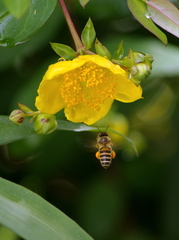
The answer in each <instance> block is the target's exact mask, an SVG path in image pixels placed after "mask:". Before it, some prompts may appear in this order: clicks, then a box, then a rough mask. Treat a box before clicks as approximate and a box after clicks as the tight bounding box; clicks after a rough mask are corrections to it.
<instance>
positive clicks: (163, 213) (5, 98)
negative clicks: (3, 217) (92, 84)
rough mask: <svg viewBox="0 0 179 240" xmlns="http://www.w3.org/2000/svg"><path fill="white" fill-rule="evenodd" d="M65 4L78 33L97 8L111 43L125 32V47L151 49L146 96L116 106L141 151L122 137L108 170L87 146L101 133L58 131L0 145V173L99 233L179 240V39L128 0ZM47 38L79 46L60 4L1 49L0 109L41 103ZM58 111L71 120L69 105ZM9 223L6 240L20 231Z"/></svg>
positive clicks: (100, 28)
mask: <svg viewBox="0 0 179 240" xmlns="http://www.w3.org/2000/svg"><path fill="white" fill-rule="evenodd" d="M175 5H176V6H177V5H178V7H179V3H178V1H176V2H175ZM68 8H69V11H70V13H71V16H72V19H73V20H74V23H75V25H76V27H77V29H78V31H79V32H80V31H81V30H82V29H83V27H84V25H85V24H86V22H87V20H88V17H89V16H90V17H91V19H92V21H93V23H94V26H95V29H96V32H97V37H98V39H99V40H100V41H101V42H102V43H103V44H104V45H105V46H107V47H108V49H109V50H111V51H114V50H115V47H116V45H117V43H119V42H120V41H121V40H122V39H123V40H124V44H125V48H126V53H127V52H128V50H129V48H131V49H132V50H133V51H143V52H146V53H149V54H150V55H152V56H153V57H154V65H153V66H154V67H153V72H152V74H151V76H150V77H149V78H148V79H147V80H145V82H143V83H142V87H143V89H144V94H143V96H144V99H143V100H139V101H137V102H135V103H131V104H124V103H119V102H118V103H117V102H116V103H115V104H114V108H113V110H112V111H115V112H116V111H117V112H119V113H122V114H123V116H122V117H123V118H125V119H127V121H126V122H127V124H128V127H129V131H128V136H129V137H131V138H132V139H133V140H134V142H135V143H136V145H137V147H138V149H139V157H136V156H135V155H134V154H133V152H132V150H131V149H130V148H129V147H128V146H126V145H125V144H124V143H120V142H115V145H116V146H117V147H116V149H115V150H116V152H117V157H116V159H115V160H114V161H113V164H112V165H111V167H110V168H109V169H107V170H105V169H102V167H101V166H100V164H99V162H98V160H97V159H96V158H95V151H96V149H91V150H89V148H86V143H85V142H86V140H87V141H88V140H91V139H92V140H95V138H96V134H94V133H90V132H85V133H75V132H67V131H56V132H54V133H52V134H50V135H49V136H33V137H31V138H28V139H25V140H23V141H18V142H14V143H11V144H9V145H5V146H1V148H0V175H1V177H4V178H6V179H8V180H10V181H13V182H15V183H18V184H20V185H23V186H25V187H27V188H29V189H31V190H32V191H34V192H36V193H38V194H39V195H41V196H42V197H43V198H45V199H46V200H47V201H49V202H50V203H52V204H53V205H54V206H56V207H57V208H59V209H60V210H61V211H63V212H64V213H66V214H67V215H68V216H69V217H70V218H72V219H74V220H75V221H76V222H77V223H78V224H79V225H80V226H81V227H82V228H83V229H84V230H86V231H87V232H88V233H89V234H90V235H91V236H92V237H93V238H94V239H95V240H109V239H112V240H117V239H121V240H135V239H137V240H149V239H151V240H154V239H156V240H158V239H170V240H175V239H179V229H178V222H179V193H178V187H179V161H178V156H179V153H178V144H179V142H178V141H179V140H178V132H179V127H178V120H179V115H178V113H179V111H178V110H179V105H178V89H179V84H178V76H179V68H178V62H179V47H178V38H176V37H174V36H172V35H170V34H168V33H167V37H168V39H169V45H168V46H167V47H165V46H164V45H162V43H161V42H160V41H159V40H158V39H156V38H155V37H154V36H153V35H152V34H151V33H149V32H148V31H147V30H145V29H144V28H143V27H142V26H141V25H140V24H139V23H138V22H137V21H136V20H135V19H134V18H133V17H132V15H131V13H130V12H129V10H128V8H127V3H126V1H117V0H111V1H107V0H104V1H103V4H102V5H101V1H100V0H95V1H92V0H91V1H90V2H89V3H88V4H87V5H86V7H85V10H84V9H83V8H82V7H81V6H80V5H79V3H78V1H68ZM49 42H60V43H63V44H66V45H71V46H73V42H72V40H71V36H70V33H69V31H68V29H67V26H66V22H65V20H64V17H63V15H62V12H61V9H60V6H59V5H57V7H56V10H55V12H54V13H53V14H52V16H51V17H50V18H49V20H48V21H47V22H46V24H45V25H44V26H43V27H42V29H41V30H40V31H39V32H38V33H37V34H36V35H35V36H34V37H33V38H32V39H30V40H29V41H27V42H26V43H24V44H22V45H18V46H16V47H14V48H3V47H1V48H0V56H1V57H0V75H1V88H0V96H1V101H0V115H9V114H10V112H11V111H12V110H13V109H16V108H17V102H20V103H23V104H25V105H27V106H29V107H30V108H32V109H34V99H35V96H36V90H37V88H38V85H39V83H40V81H41V79H42V77H43V74H44V72H45V71H46V69H47V67H48V65H50V64H51V63H54V62H56V61H57V59H58V56H57V55H56V54H55V53H54V52H53V51H52V49H51V47H50V44H49ZM34 110H35V109H34ZM115 114H116V113H115ZM58 118H60V119H65V118H64V116H63V113H62V112H60V113H59V114H58ZM119 124H121V123H119ZM107 125H110V122H109V121H108V122H106V126H107ZM84 143H85V144H84ZM118 146H119V147H118ZM6 231H7V230H6V229H5V228H4V227H1V228H0V234H1V236H2V237H3V236H5V237H4V239H6V240H11V239H19V237H18V236H15V235H14V234H12V233H11V234H10V233H9V231H8V232H7V234H6ZM3 234H5V235H3ZM1 239H3V238H1Z"/></svg>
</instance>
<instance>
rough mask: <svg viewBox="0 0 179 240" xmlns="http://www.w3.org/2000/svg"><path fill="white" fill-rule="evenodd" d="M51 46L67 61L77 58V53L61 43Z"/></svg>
mask: <svg viewBox="0 0 179 240" xmlns="http://www.w3.org/2000/svg"><path fill="white" fill-rule="evenodd" d="M50 45H51V47H52V48H53V50H54V51H55V52H56V53H57V54H58V55H59V56H60V57H63V58H65V59H66V60H72V59H74V58H75V57H76V53H75V51H74V50H73V49H72V48H71V47H69V46H67V45H64V44H60V43H50Z"/></svg>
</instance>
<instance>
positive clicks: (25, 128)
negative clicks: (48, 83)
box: [0, 116, 138, 155]
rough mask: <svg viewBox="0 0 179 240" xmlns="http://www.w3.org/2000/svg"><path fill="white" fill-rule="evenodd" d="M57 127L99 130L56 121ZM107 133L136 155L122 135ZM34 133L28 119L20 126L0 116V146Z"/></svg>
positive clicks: (72, 129) (111, 130)
mask: <svg viewBox="0 0 179 240" xmlns="http://www.w3.org/2000/svg"><path fill="white" fill-rule="evenodd" d="M57 123H58V126H57V130H65V131H73V132H84V131H94V132H98V131H99V130H98V129H97V128H96V127H90V126H87V125H85V124H83V123H73V122H69V121H65V120H57ZM103 130H104V131H105V130H106V129H102V128H101V131H103ZM108 131H109V132H113V133H116V134H118V135H119V136H122V137H124V138H125V139H126V141H128V143H129V144H131V146H132V147H133V149H134V151H135V153H136V155H138V152H137V149H136V146H135V144H134V142H133V141H132V140H131V139H130V138H128V137H126V136H125V135H123V134H122V133H120V132H117V131H115V130H113V129H109V128H108ZM34 134H36V133H35V131H34V129H33V124H32V123H30V122H29V120H28V119H26V120H25V122H23V123H22V124H20V125H15V124H14V123H12V122H11V121H10V120H9V117H7V116H0V145H3V144H7V143H10V142H15V141H18V140H21V139H24V138H27V137H31V136H33V135H34Z"/></svg>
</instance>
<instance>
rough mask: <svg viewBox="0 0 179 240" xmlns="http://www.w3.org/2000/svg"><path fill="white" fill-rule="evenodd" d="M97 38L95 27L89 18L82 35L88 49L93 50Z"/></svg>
mask: <svg viewBox="0 0 179 240" xmlns="http://www.w3.org/2000/svg"><path fill="white" fill-rule="evenodd" d="M95 37H96V32H95V29H94V26H93V22H92V21H91V19H90V18H89V20H88V22H87V23H86V25H85V27H84V29H83V31H82V34H81V40H82V43H83V44H84V46H85V48H86V49H90V48H91V46H92V44H93V43H94V40H95Z"/></svg>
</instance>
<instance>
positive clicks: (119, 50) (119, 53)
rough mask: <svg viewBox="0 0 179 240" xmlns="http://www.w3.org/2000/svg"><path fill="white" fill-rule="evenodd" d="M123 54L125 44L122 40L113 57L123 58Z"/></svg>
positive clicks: (116, 58) (115, 58)
mask: <svg viewBox="0 0 179 240" xmlns="http://www.w3.org/2000/svg"><path fill="white" fill-rule="evenodd" d="M123 55H124V45H123V41H121V42H120V43H119V44H118V46H117V48H116V50H115V52H114V55H113V59H114V60H118V59H122V57H123Z"/></svg>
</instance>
